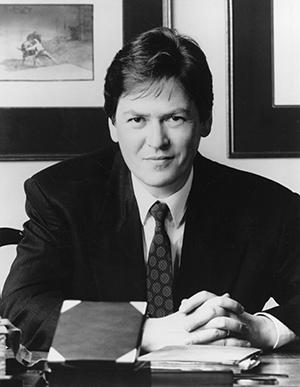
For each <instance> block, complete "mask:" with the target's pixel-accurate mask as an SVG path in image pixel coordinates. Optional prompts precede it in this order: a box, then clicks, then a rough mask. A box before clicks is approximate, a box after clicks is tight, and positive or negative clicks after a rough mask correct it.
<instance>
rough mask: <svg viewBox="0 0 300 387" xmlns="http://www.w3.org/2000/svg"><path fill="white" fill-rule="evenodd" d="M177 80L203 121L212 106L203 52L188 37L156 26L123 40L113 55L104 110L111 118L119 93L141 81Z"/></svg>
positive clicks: (210, 83) (106, 83)
mask: <svg viewBox="0 0 300 387" xmlns="http://www.w3.org/2000/svg"><path fill="white" fill-rule="evenodd" d="M169 78H175V79H177V80H179V81H180V82H181V83H182V85H183V87H184V89H185V91H186V93H187V94H188V96H189V97H190V98H191V99H192V100H193V101H194V103H195V104H196V106H197V109H198V112H199V117H200V120H201V121H206V120H207V119H208V118H209V117H210V114H211V109H212V105H213V91H212V76H211V72H210V70H209V67H208V64H207V61H206V57H205V54H204V53H203V51H202V50H201V48H200V47H199V45H198V44H197V43H196V42H195V41H194V40H193V39H191V38H189V37H186V36H183V35H180V34H178V33H177V32H176V31H175V30H173V29H170V28H166V27H158V28H154V29H152V30H150V31H147V32H144V33H142V34H140V35H139V36H137V37H136V38H135V39H133V40H132V41H131V42H129V43H127V44H126V45H125V46H124V47H123V48H122V49H121V50H120V51H119V52H118V53H117V54H116V56H115V57H114V59H113V61H112V63H111V65H110V67H109V68H108V70H107V74H106V77H105V85H104V98H105V103H104V109H105V112H106V114H107V115H108V117H110V118H111V119H112V120H114V118H115V114H116V109H117V105H118V101H119V98H120V96H121V95H122V94H123V93H126V92H129V91H130V90H131V88H132V87H134V86H137V85H139V84H142V83H145V82H147V83H149V82H150V83H155V82H157V81H161V80H163V79H169Z"/></svg>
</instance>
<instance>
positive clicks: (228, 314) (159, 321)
mask: <svg viewBox="0 0 300 387" xmlns="http://www.w3.org/2000/svg"><path fill="white" fill-rule="evenodd" d="M212 101H213V93H212V80H211V74H210V71H209V68H208V65H207V62H206V58H205V56H204V54H203V52H202V50H201V49H200V48H199V46H198V45H197V44H196V43H195V42H194V41H193V40H191V39H189V38H187V37H184V36H181V35H179V34H177V33H176V32H175V31H172V30H170V29H167V28H158V29H154V30H151V31H148V32H146V33H144V34H141V35H140V36H138V37H137V38H136V39H134V40H133V41H132V42H130V43H129V44H127V45H126V46H125V47H124V48H123V49H122V50H121V51H119V52H118V53H117V55H116V57H115V58H114V60H113V62H112V64H111V66H110V67H109V69H108V71H107V76H106V81H105V110H106V112H107V115H108V117H109V128H110V134H111V138H112V140H113V141H114V142H116V143H118V145H116V146H112V148H111V149H108V150H101V151H99V152H95V153H93V154H90V155H84V156H82V157H79V158H75V159H72V160H68V161H65V162H63V163H60V164H57V165H55V166H52V167H50V168H48V169H46V170H44V171H42V172H40V173H38V174H36V175H35V176H34V177H32V178H31V179H29V180H28V181H27V182H26V183H25V189H26V193H27V202H26V209H27V213H28V215H29V218H30V220H29V221H28V222H26V223H25V226H24V238H23V240H22V242H21V244H20V245H19V247H18V255H17V258H16V260H15V262H14V264H13V266H12V269H11V272H10V274H9V277H8V279H7V281H6V284H5V287H4V291H3V302H2V307H1V313H2V314H3V315H4V316H5V317H8V318H10V320H11V321H12V322H13V323H14V324H15V325H17V326H19V327H20V328H21V329H22V330H23V338H24V344H25V345H27V346H28V347H29V348H32V349H47V348H48V347H49V345H50V343H51V339H52V335H53V332H54V329H55V324H56V321H57V317H58V313H59V309H60V305H61V302H62V300H63V299H81V300H101V301H128V300H147V301H148V303H149V307H148V313H149V316H148V318H147V320H146V323H145V329H144V334H143V340H142V346H143V349H144V350H145V351H149V350H154V349H157V348H159V347H162V346H164V345H168V344H191V343H194V344H195V343H211V344H224V345H241V346H247V345H253V346H257V347H261V348H272V347H278V346H280V345H283V344H285V343H287V342H289V341H291V340H294V339H295V338H296V335H299V333H300V324H299V322H300V261H299V256H300V254H299V252H300V243H299V240H298V239H299V238H298V235H299V230H300V216H299V215H300V201H299V197H298V195H296V194H293V193H291V192H290V191H289V190H287V189H286V188H284V187H282V186H280V185H279V184H276V183H274V182H271V181H269V180H267V179H264V178H261V177H258V176H254V175H252V174H249V173H245V172H241V171H237V170H234V169H231V168H229V167H225V166H222V165H220V164H217V163H215V162H213V161H210V160H207V159H206V158H204V157H202V156H201V155H200V154H199V153H198V146H199V142H200V139H201V137H205V136H207V135H208V134H209V132H210V128H211V121H212V115H211V114H212ZM270 296H273V297H274V298H275V299H276V301H277V302H278V303H279V304H280V305H279V306H277V307H275V308H272V309H270V310H268V311H267V313H266V314H256V313H257V312H260V311H261V309H262V307H263V305H264V304H265V302H266V301H267V300H268V299H269V297H270ZM83 324H84V323H83Z"/></svg>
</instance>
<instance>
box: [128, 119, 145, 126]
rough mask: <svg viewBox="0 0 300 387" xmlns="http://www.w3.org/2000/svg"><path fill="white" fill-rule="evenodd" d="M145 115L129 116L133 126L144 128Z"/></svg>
mask: <svg viewBox="0 0 300 387" xmlns="http://www.w3.org/2000/svg"><path fill="white" fill-rule="evenodd" d="M145 121H146V120H145V117H142V116H136V117H131V118H129V120H128V122H129V123H130V125H131V126H132V127H133V128H136V129H139V128H142V127H143V126H144V124H145Z"/></svg>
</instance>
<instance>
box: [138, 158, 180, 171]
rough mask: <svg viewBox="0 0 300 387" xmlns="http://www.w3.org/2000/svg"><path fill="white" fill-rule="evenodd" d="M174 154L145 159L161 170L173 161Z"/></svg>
mask: <svg viewBox="0 0 300 387" xmlns="http://www.w3.org/2000/svg"><path fill="white" fill-rule="evenodd" d="M173 159H174V156H149V157H145V158H144V161H146V162H148V163H150V165H152V166H153V168H155V169H159V170H161V169H162V168H163V169H165V168H167V167H168V166H169V165H170V164H171V163H172V161H173Z"/></svg>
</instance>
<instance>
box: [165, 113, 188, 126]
mask: <svg viewBox="0 0 300 387" xmlns="http://www.w3.org/2000/svg"><path fill="white" fill-rule="evenodd" d="M166 121H167V124H168V126H170V127H173V128H174V127H177V126H180V125H182V124H183V123H184V122H185V121H186V119H185V117H183V116H179V115H172V116H170V117H169V118H168V119H167V120H166Z"/></svg>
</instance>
